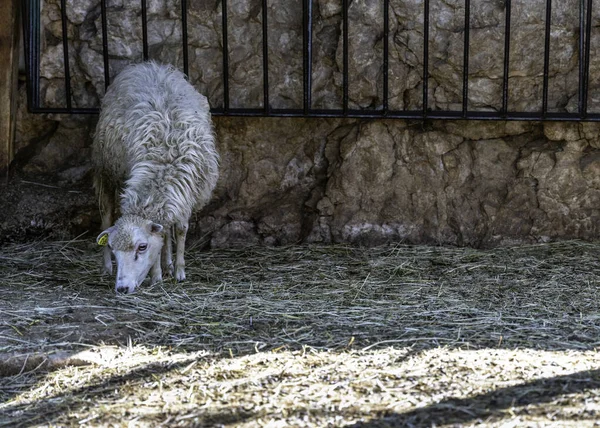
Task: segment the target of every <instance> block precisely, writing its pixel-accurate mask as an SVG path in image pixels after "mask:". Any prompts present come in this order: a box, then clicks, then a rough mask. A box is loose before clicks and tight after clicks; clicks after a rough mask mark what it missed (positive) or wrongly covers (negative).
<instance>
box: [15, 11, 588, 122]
mask: <svg viewBox="0 0 600 428" xmlns="http://www.w3.org/2000/svg"><path fill="white" fill-rule="evenodd" d="M259 1H260V2H261V7H262V11H261V17H262V18H261V19H262V22H261V25H262V41H261V43H262V67H263V70H262V75H263V82H262V97H263V102H262V107H261V108H253V107H244V106H242V107H239V106H237V107H232V106H231V105H230V104H231V103H230V101H231V97H232V94H231V92H230V89H229V88H230V64H229V58H230V51H231V48H232V46H230V42H229V40H228V34H229V29H228V25H229V23H228V5H227V0H221V1H220V7H221V9H222V12H221V15H222V22H221V25H222V30H221V32H222V47H221V48H222V70H223V73H222V87H223V100H222V103H221V106H218V107H213V109H212V113H213V114H214V115H226V116H288V117H290V116H291V117H353V118H401V119H486V120H572V121H600V114H598V113H595V112H590V111H588V87H589V82H590V44H591V41H592V37H591V30H592V0H579V36H578V46H577V56H578V71H579V73H578V94H577V97H578V100H577V107H576V109H571V111H566V110H563V111H551V109H549V104H548V96H549V67H550V61H551V56H550V51H551V46H550V44H551V21H552V0H546V3H545V23H544V28H545V31H544V46H543V50H544V51H543V58H544V59H543V79H542V91H541V92H542V102H541V109H539V110H538V111H515V110H513V109H511V105H510V102H509V96H508V94H509V84H510V82H509V62H510V47H511V30H512V26H511V3H512V2H511V0H505V1H504V9H505V13H504V23H503V27H504V47H503V51H502V52H499V55H502V57H503V75H502V78H501V79H502V91H501V107H500V108H498V109H496V110H495V111H479V110H472V109H469V61H470V58H469V51H470V31H471V26H470V22H471V17H470V14H471V9H472V6H471V1H470V0H464V28H463V39H464V40H463V43H464V47H463V53H462V82H461V84H462V108H459V109H452V110H439V109H431V108H430V105H429V102H428V100H429V96H430V92H429V91H430V89H429V85H428V83H429V78H430V71H431V70H430V63H429V59H430V53H429V49H430V40H429V37H430V26H431V20H430V19H431V13H430V7H431V4H432V2H435V1H440V0H423V1H422V6H423V9H422V11H421V13H422V17H423V27H422V28H421V29H420V30H419V31H420V32H421V33H422V36H423V42H422V43H423V49H422V70H421V75H422V88H421V89H422V102H421V106H420V108H419V109H405V110H404V109H402V110H399V109H394V108H391V107H390V103H389V99H390V82H389V55H390V0H381V1H382V2H383V16H381V28H382V34H383V49H382V52H383V58H382V73H381V76H382V82H381V85H382V88H383V90H382V92H383V94H382V97H381V98H382V102H381V105H378V106H375V108H370V109H365V108H352V107H351V106H350V103H349V89H350V88H351V79H350V77H349V55H350V53H349V40H348V39H349V36H348V34H349V28H350V27H351V26H352V25H353V22H351V20H350V19H349V13H348V11H349V7H350V2H351V0H340V1H341V15H342V16H341V27H342V28H341V29H340V31H341V45H342V48H341V50H342V61H341V64H342V66H341V70H340V73H341V75H342V82H341V88H342V99H341V106H340V107H341V108H315V107H314V106H313V102H312V95H313V90H312V84H313V82H312V80H313V79H312V75H313V70H312V67H313V64H314V60H315V58H314V57H313V26H314V24H313V16H314V14H313V0H302V10H303V16H302V34H303V42H302V46H303V49H302V58H303V62H302V63H303V67H302V68H303V69H302V76H303V88H302V90H303V105H302V107H301V108H275V107H273V106H272V103H271V99H270V93H269V88H270V86H269V77H270V72H269V49H268V38H269V22H268V18H267V8H268V4H267V0H259ZM99 3H100V7H101V28H102V40H103V59H104V84H105V86H107V85H109V84H110V80H111V76H110V73H109V60H110V52H109V49H108V43H107V38H108V33H109V31H110V28H109V26H108V24H107V16H106V12H107V0H100V1H99ZM180 4H181V10H180V11H179V12H180V14H181V15H180V16H181V23H180V24H181V34H182V39H181V42H182V44H183V46H182V49H183V71H184V72H185V73H186V74H188V73H189V56H188V31H189V28H188V13H189V11H188V9H189V5H188V0H181V2H180ZM22 6H23V26H24V39H25V43H24V45H25V57H26V69H27V70H26V71H27V82H28V96H29V100H28V101H29V108H30V110H31V111H32V112H35V113H69V114H79V113H88V114H95V113H97V112H98V108H83V107H77V106H74V105H72V102H71V74H70V67H69V46H68V41H67V15H66V0H60V10H61V21H62V33H63V38H62V43H63V54H64V64H66V67H65V70H64V85H65V88H66V89H65V90H66V104H65V105H64V106H62V107H44V106H42V105H41V102H40V31H41V24H40V0H23V3H22ZM140 7H141V20H140V25H141V27H142V34H143V59H144V60H147V59H148V58H149V49H148V28H147V23H148V19H147V2H146V0H141V4H140ZM140 59H142V58H140ZM317 60H318V59H317ZM573 110H576V111H573Z"/></svg>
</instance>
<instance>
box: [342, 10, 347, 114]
mask: <svg viewBox="0 0 600 428" xmlns="http://www.w3.org/2000/svg"><path fill="white" fill-rule="evenodd" d="M342 33H343V35H342V62H343V67H344V68H343V70H342V73H343V74H342V109H343V114H344V116H348V0H342Z"/></svg>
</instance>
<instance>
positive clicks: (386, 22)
mask: <svg viewBox="0 0 600 428" xmlns="http://www.w3.org/2000/svg"><path fill="white" fill-rule="evenodd" d="M389 37H390V0H383V115H384V116H387V114H388V111H389V97H390V96H389V55H390V52H389V50H390V49H389Z"/></svg>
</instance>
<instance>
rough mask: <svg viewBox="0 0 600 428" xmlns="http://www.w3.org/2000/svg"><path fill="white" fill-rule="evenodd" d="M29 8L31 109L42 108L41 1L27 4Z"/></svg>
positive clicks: (28, 81) (27, 42)
mask: <svg viewBox="0 0 600 428" xmlns="http://www.w3.org/2000/svg"><path fill="white" fill-rule="evenodd" d="M26 3H28V4H29V7H27V12H26V13H25V14H24V15H26V19H27V21H26V24H25V31H27V32H28V37H25V39H26V48H25V49H26V55H25V59H26V61H27V74H28V76H29V78H28V79H27V90H28V98H29V106H30V108H31V109H38V108H40V107H41V106H40V68H39V67H40V15H41V9H40V0H30V1H29V2H26Z"/></svg>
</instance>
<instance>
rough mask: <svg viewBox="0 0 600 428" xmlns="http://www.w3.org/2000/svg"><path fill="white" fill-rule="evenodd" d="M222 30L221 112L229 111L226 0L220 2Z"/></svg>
mask: <svg viewBox="0 0 600 428" xmlns="http://www.w3.org/2000/svg"><path fill="white" fill-rule="evenodd" d="M221 8H222V11H221V14H222V21H223V22H222V28H223V110H224V112H225V114H227V112H228V111H229V52H228V46H227V0H221Z"/></svg>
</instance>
